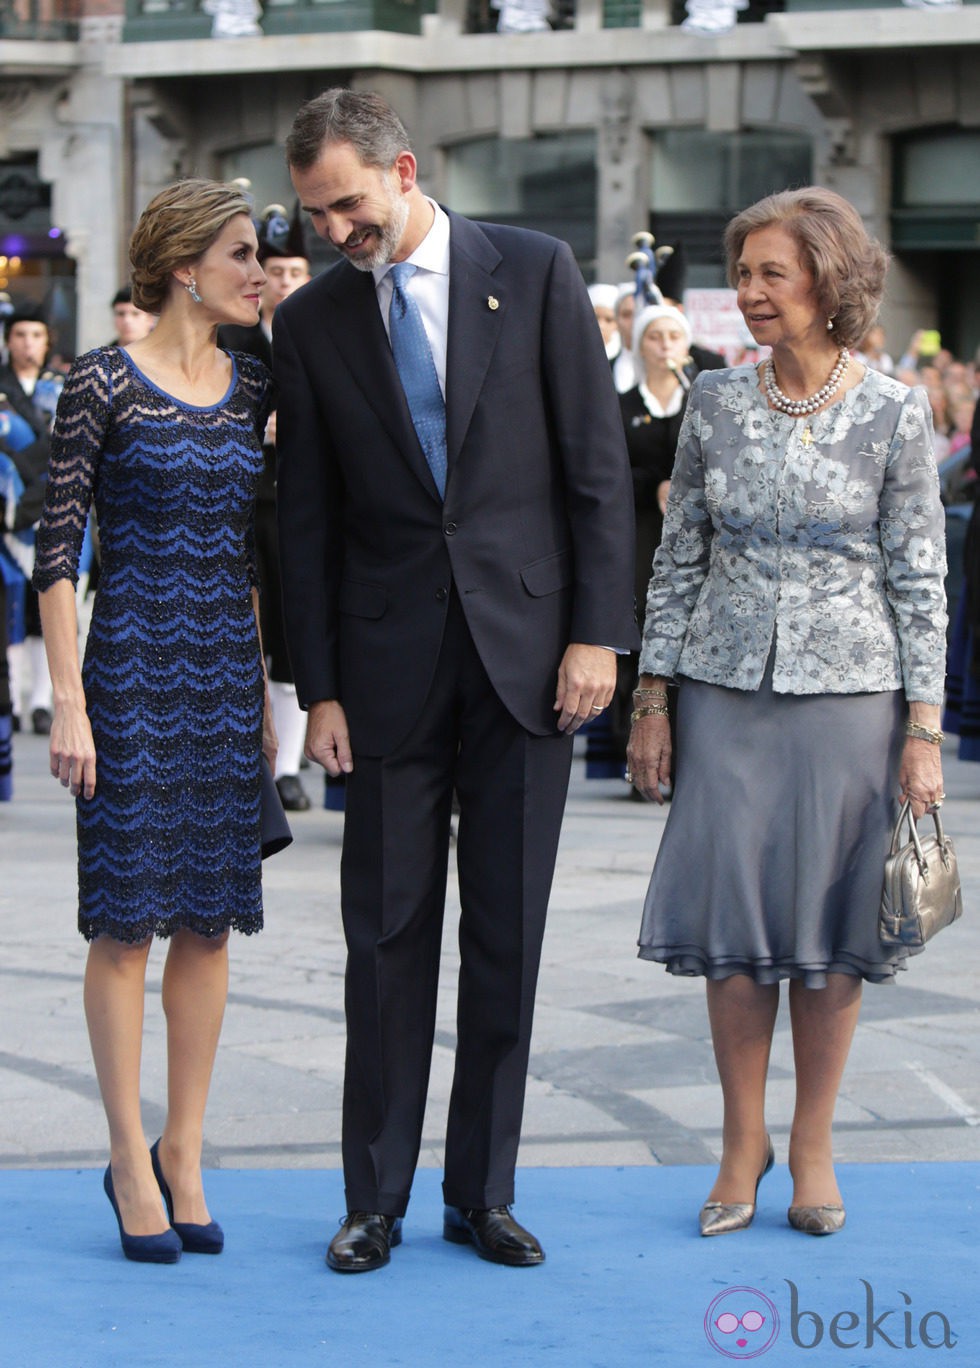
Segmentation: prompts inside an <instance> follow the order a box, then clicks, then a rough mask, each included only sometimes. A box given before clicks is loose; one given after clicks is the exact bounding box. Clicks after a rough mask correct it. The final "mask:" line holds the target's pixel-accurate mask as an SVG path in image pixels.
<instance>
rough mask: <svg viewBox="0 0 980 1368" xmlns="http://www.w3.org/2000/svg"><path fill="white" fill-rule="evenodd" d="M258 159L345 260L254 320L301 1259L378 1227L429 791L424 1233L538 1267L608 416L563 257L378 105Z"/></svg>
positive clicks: (593, 680)
mask: <svg viewBox="0 0 980 1368" xmlns="http://www.w3.org/2000/svg"><path fill="white" fill-rule="evenodd" d="M286 153H287V159H288V161H289V164H290V171H291V175H292V179H293V184H294V186H295V188H296V191H297V194H298V195H299V196H300V201H301V203H302V205H303V207H304V209H306V210H307V211H308V212H309V214H310V215H311V218H312V220H313V224H314V226H315V228H316V230H317V232H318V233H319V234H320V235H321V236H322V237H324V238H326V239H329V240H330V241H331V242H332V243H333V245H334V246H335V247H336V248H337V249H338V250H339V251H340V252H341V254H342V256H343V257H344V258H345V260H344V261H343V262H342V263H341V264H340V265H338V266H337V267H336V268H335V269H334V270H331V271H328V272H326V273H325V274H324V275H322V276H320V277H319V278H318V279H316V280H314V281H313V282H312V283H311V284H310V285H307V286H305V287H304V288H303V289H302V290H300V291H298V292H297V293H296V294H295V295H293V296H292V297H291V298H289V299H288V300H286V301H285V302H284V303H283V304H282V305H280V307H279V309H278V310H277V312H276V316H275V322H274V357H275V369H276V375H277V378H278V380H279V384H280V387H281V388H280V399H279V458H280V464H279V500H280V502H279V510H280V529H281V547H282V568H283V583H284V592H285V604H286V627H287V636H288V640H289V647H290V653H291V655H292V658H293V664H294V667H295V675H296V684H297V689H298V691H299V697H300V701H301V702H302V703H303V704H304V705H305V706H307V707H308V708H309V727H308V735H307V753H308V755H309V756H310V758H311V759H316V760H318V761H320V762H321V763H322V764H324V765H325V766H326V768H327V770H328V772H329V773H333V774H337V773H344V774H346V775H347V817H346V824H345V832H344V851H343V859H342V866H341V873H342V911H343V919H344V930H345V934H346V938H347V948H348V963H347V979H346V1009H347V1029H348V1048H347V1068H346V1078H345V1088H344V1109H343V1157H344V1174H345V1183H346V1198H347V1208H348V1211H347V1216H346V1217H345V1219H344V1221H343V1222H342V1224H341V1229H340V1231H339V1232H338V1234H337V1235H336V1236H335V1237H334V1239H333V1240H332V1241H331V1244H330V1248H329V1250H328V1252H327V1263H328V1264H329V1265H330V1266H331V1267H332V1268H335V1269H337V1270H338V1271H349V1272H360V1271H364V1270H367V1269H371V1268H377V1267H379V1266H380V1265H381V1264H383V1263H386V1262H387V1260H388V1257H389V1251H390V1248H391V1246H392V1245H394V1244H397V1243H398V1242H399V1240H400V1232H401V1217H402V1215H403V1214H404V1211H405V1209H406V1206H407V1203H408V1198H409V1192H410V1189H411V1183H412V1178H413V1175H414V1170H415V1164H416V1162H417V1158H418V1151H419V1145H420V1142H421V1133H422V1120H423V1114H424V1110H425V1100H426V1091H427V1087H428V1076H429V1063H430V1056H431V1051H432V1039H433V1030H434V1022H435V1008H436V987H437V980H438V971H439V958H440V945H441V931H442V918H443V905H444V900H445V887H446V873H447V861H448V852H449V833H450V813H451V805H452V796H453V791H454V789H455V791H456V793H457V795H458V799H459V827H458V843H457V851H456V853H457V865H458V876H459V887H460V901H461V905H462V911H461V918H460V928H459V942H460V958H461V968H460V977H459V988H458V1008H457V1049H456V1068H455V1075H454V1082H453V1089H452V1097H451V1101H450V1108H449V1121H448V1129H447V1136H446V1162H445V1182H444V1184H443V1193H444V1198H445V1202H446V1210H445V1214H444V1226H443V1233H444V1235H445V1237H446V1238H447V1239H449V1240H451V1241H454V1242H457V1243H473V1244H474V1245H475V1246H476V1249H477V1252H478V1253H479V1254H480V1255H481V1256H482V1257H484V1258H488V1259H491V1260H494V1261H496V1262H500V1263H507V1264H512V1265H518V1266H524V1265H530V1264H537V1263H540V1262H541V1261H542V1259H543V1258H544V1254H543V1252H542V1249H541V1246H540V1244H539V1243H538V1241H537V1240H536V1239H535V1237H534V1236H533V1235H532V1234H531V1233H530V1232H529V1231H527V1230H526V1229H524V1227H523V1226H521V1225H520V1224H519V1223H518V1222H517V1221H516V1220H515V1218H514V1216H513V1215H512V1213H511V1211H510V1204H511V1202H512V1200H513V1189H514V1167H515V1163H516V1156H517V1147H518V1141H519V1138H520V1126H521V1114H522V1110H523V1103H524V1089H525V1078H526V1071H527V1059H528V1051H529V1045H530V1034H531V1018H532V1012H533V1005H534V991H535V983H536V978H537V971H538V963H539V958H540V948H541V940H542V936H543V932H544V921H545V913H546V909H547V902H548V896H549V892H550V886H551V878H552V874H553V870H554V860H555V853H556V849H557V843H558V835H559V829H560V825H561V816H562V810H563V807H564V801H565V794H566V791H567V784H568V773H569V765H570V760H571V751H572V735H573V733H574V732H575V730H576V729H577V728H578V727H579V726H580V725H581V724H582V723H583V722H584V721H585V720H586V719H587V718H588V717H590V716H592V715H594V714H595V713H596V712H599V711H601V710H602V709H603V708H604V707H605V706H606V705H607V704H608V703H609V701H610V699H611V697H612V694H613V689H614V686H615V681H616V655H615V653H616V651H623V650H628V649H631V648H633V647H634V646H635V642H636V628H635V624H634V621H633V602H632V600H633V588H632V575H633V510H632V496H631V487H630V472H629V466H628V462H627V459H626V453H625V447H624V440H623V432H622V422H621V420H620V416H619V407H618V404H617V402H616V396H615V393H614V391H613V387H612V384H611V380H610V376H609V366H608V363H607V361H606V358H605V354H604V352H603V347H602V340H601V338H600V336H599V332H598V329H597V328H596V326H595V320H594V318H593V314H592V307H591V304H590V302H589V298H588V295H587V293H586V289H585V285H584V283H583V281H582V278H581V275H580V273H579V271H578V268H577V267H576V264H575V261H574V259H573V257H572V254H571V252H570V251H569V249H568V247H567V246H566V245H565V244H564V243H561V242H558V241H556V240H555V239H553V238H548V237H544V236H542V235H540V234H537V233H530V232H526V231H521V230H515V229H512V228H501V227H496V226H493V225H489V224H476V223H472V222H470V221H468V220H466V219H463V218H460V217H458V216H457V215H455V214H451V213H450V214H447V213H446V212H445V211H444V210H443V209H441V208H440V207H439V206H438V205H436V204H435V203H434V202H433V201H431V200H429V199H427V198H426V197H425V196H424V195H423V194H422V192H421V190H420V189H419V187H418V185H417V183H416V162H415V158H414V156H413V155H412V152H411V151H410V148H409V141H408V137H407V135H406V133H405V130H404V128H403V127H402V125H401V122H400V121H399V119H398V117H397V115H395V114H394V112H393V111H392V110H391V109H390V108H389V107H388V105H387V104H385V102H384V101H383V100H381V99H380V97H378V96H376V95H370V94H365V93H356V92H352V91H348V90H333V91H328V92H326V94H324V95H322V96H319V97H318V98H317V99H315V100H312V101H310V103H309V104H307V105H305V106H304V107H303V109H301V110H300V112H299V114H298V115H297V117H296V120H295V122H294V124H293V129H292V131H291V133H290V135H289V138H288V140H287V143H286ZM398 263H406V266H405V267H402V268H400V267H399V266H398ZM412 268H414V274H412V275H411V278H410V279H409V280H407V281H405V280H404V279H403V278H402V277H403V274H404V273H405V272H409V273H410V272H411V271H412ZM406 295H408V296H410V297H411V298H410V299H406ZM413 315H414V322H413V317H412V316H413ZM415 324H418V330H417V331H416V332H414V334H412V338H411V339H410V340H409V342H408V343H407V342H406V328H409V329H411V328H413V327H414V326H415ZM423 329H424V333H423ZM406 346H407V348H408V351H409V353H410V356H409V358H408V359H407V360H406ZM406 393H407V394H409V395H411V396H412V398H411V400H409V399H408V398H407V397H406Z"/></svg>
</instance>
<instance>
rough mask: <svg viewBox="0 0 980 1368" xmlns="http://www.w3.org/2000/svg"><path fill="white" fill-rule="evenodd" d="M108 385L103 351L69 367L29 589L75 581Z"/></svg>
mask: <svg viewBox="0 0 980 1368" xmlns="http://www.w3.org/2000/svg"><path fill="white" fill-rule="evenodd" d="M111 398H112V382H111V377H110V374H109V367H108V363H107V359H106V355H105V352H104V351H95V352H88V353H87V354H86V355H85V356H81V357H79V359H78V360H77V361H76V362H75V364H74V366H72V369H71V372H70V374H69V376H68V379H67V380H66V381H65V387H64V389H63V390H62V393H61V398H60V399H59V401H58V412H57V415H56V417H55V421H54V427H53V429H52V431H51V463H50V466H49V468H48V489H47V494H46V495H45V499H44V514H43V516H42V518H41V522H40V525H39V527H38V530H37V545H36V550H35V558H34V577H33V584H34V588H35V589H37V590H38V592H39V593H41V592H43V591H44V590H45V589H50V587H51V585H52V584H54V583H55V582H56V581H57V580H60V579H69V580H71V582H72V584H75V583H76V582H77V580H78V560H79V555H80V553H81V549H82V539H83V537H84V535H85V525H86V523H87V521H88V513H89V508H90V507H91V504H92V492H93V489H94V487H95V479H96V474H97V472H98V467H99V460H100V458H101V455H102V444H103V441H104V439H105V434H106V430H107V428H108V425H109V417H110V402H111Z"/></svg>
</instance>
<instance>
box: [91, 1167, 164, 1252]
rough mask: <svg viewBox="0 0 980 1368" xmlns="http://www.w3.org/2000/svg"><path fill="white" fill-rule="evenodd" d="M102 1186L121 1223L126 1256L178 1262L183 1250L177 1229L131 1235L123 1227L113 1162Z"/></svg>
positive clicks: (123, 1247)
mask: <svg viewBox="0 0 980 1368" xmlns="http://www.w3.org/2000/svg"><path fill="white" fill-rule="evenodd" d="M102 1186H103V1187H104V1188H105V1195H106V1196H107V1197H108V1198H109V1201H110V1202H111V1203H112V1209H113V1211H114V1212H115V1213H116V1220H117V1222H118V1223H119V1240H120V1243H121V1244H122V1251H123V1253H124V1254H125V1255H126V1258H127V1259H132V1260H133V1261H134V1263H168V1264H169V1263H176V1262H177V1260H178V1259H179V1258H180V1251H181V1243H180V1239H179V1237H178V1235H177V1232H176V1231H174V1230H164V1231H161V1233H160V1234H159V1235H130V1234H128V1233H127V1232H126V1231H125V1230H124V1229H123V1223H122V1216H120V1214H119V1203H118V1202H117V1201H116V1189H115V1187H114V1186H113V1182H112V1165H111V1164H110V1165H109V1166H108V1168H107V1169H106V1171H105V1176H104V1177H103V1179H102Z"/></svg>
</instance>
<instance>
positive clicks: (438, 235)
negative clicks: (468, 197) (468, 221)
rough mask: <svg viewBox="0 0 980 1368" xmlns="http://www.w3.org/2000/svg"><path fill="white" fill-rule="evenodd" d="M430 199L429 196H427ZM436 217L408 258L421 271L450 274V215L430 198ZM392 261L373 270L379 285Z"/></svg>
mask: <svg viewBox="0 0 980 1368" xmlns="http://www.w3.org/2000/svg"><path fill="white" fill-rule="evenodd" d="M426 199H428V196H426ZM429 203H430V204H431V205H432V208H433V210H434V211H435V217H434V218H433V220H432V224H431V226H430V228H429V231H428V232H427V233H426V235H425V237H424V238H423V239H422V241H421V242H420V243H419V245H418V246H417V247H416V249H415V251H414V252H413V253H412V255H411V256H410V257H406V260H407V261H409V262H411V264H412V265H413V266H417V267H418V268H419V270H421V271H432V272H434V273H435V274H436V275H445V276H447V275H448V274H449V215H448V214H447V213H446V211H445V209H443V208H442V206H441V205H439V204H436V202H435V200H432V199H430V200H429ZM392 264H393V263H392V262H387V263H386V264H385V265H384V266H378V267H376V268H375V270H374V271H373V272H372V275H373V276H374V284H375V286H376V287H377V286H378V285H380V284H381V282H382V280H384V278H385V276H386V275H387V274H388V272H389V271H390V270H391V267H392Z"/></svg>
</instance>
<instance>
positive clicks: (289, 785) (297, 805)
mask: <svg viewBox="0 0 980 1368" xmlns="http://www.w3.org/2000/svg"><path fill="white" fill-rule="evenodd" d="M276 788H277V789H278V790H279V800H280V802H281V803H282V805H283V807H284V808H285V809H286V811H287V812H309V810H310V800H309V798H308V797H307V796H306V790H305V789H304V788H303V785H302V784H301V783H300V781H299V776H298V775H296V774H284V775H283V776H282V778H281V779H277V780H276Z"/></svg>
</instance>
